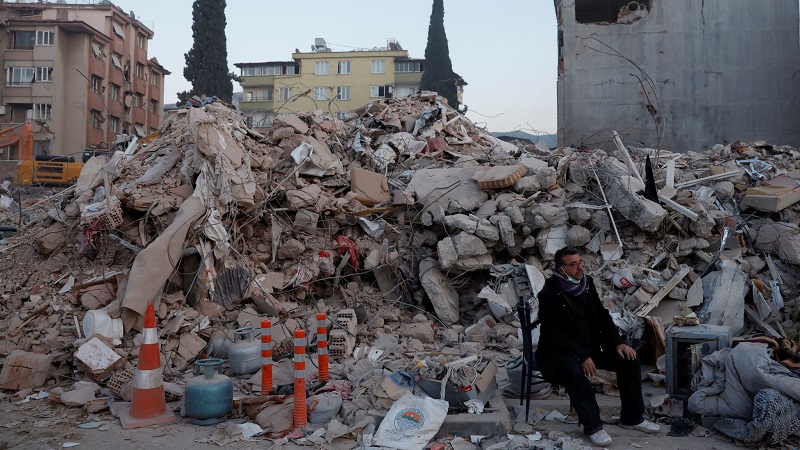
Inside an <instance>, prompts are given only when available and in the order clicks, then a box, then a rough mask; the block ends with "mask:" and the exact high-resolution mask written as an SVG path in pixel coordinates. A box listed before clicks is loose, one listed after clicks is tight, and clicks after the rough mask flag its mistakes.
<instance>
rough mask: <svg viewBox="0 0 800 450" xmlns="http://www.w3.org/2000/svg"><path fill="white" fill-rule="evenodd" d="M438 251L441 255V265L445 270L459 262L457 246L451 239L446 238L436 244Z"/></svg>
mask: <svg viewBox="0 0 800 450" xmlns="http://www.w3.org/2000/svg"><path fill="white" fill-rule="evenodd" d="M436 250H437V252H438V254H439V265H440V266H441V267H442V269H444V270H448V269H449V268H450V267H452V266H453V264H455V263H456V261H458V253H456V246H455V245H454V243H453V240H452V239H451V238H444V239H442V240H441V241H439V243H438V244H436Z"/></svg>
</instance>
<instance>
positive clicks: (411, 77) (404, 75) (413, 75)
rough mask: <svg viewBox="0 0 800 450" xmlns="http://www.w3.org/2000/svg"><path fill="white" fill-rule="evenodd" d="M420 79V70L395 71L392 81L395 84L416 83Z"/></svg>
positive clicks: (417, 83)
mask: <svg viewBox="0 0 800 450" xmlns="http://www.w3.org/2000/svg"><path fill="white" fill-rule="evenodd" d="M420 81H422V72H395V73H394V82H395V83H396V84H416V85H419V83H420Z"/></svg>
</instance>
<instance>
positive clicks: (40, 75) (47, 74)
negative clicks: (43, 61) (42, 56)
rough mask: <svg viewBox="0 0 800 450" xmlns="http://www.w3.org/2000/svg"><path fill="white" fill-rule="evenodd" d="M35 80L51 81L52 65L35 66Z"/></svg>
mask: <svg viewBox="0 0 800 450" xmlns="http://www.w3.org/2000/svg"><path fill="white" fill-rule="evenodd" d="M36 81H53V68H52V67H37V68H36Z"/></svg>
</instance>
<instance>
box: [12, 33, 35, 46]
mask: <svg viewBox="0 0 800 450" xmlns="http://www.w3.org/2000/svg"><path fill="white" fill-rule="evenodd" d="M35 42H36V32H35V31H14V32H13V33H12V34H11V48H13V49H15V50H33V44H34V43H35Z"/></svg>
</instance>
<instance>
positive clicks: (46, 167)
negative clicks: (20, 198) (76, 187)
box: [0, 122, 83, 186]
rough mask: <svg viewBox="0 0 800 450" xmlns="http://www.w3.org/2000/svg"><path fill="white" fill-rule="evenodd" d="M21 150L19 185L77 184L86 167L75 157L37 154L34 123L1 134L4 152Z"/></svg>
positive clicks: (16, 175)
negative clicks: (13, 148)
mask: <svg viewBox="0 0 800 450" xmlns="http://www.w3.org/2000/svg"><path fill="white" fill-rule="evenodd" d="M12 146H17V149H18V155H17V158H18V159H19V162H18V163H17V170H16V172H15V177H14V178H15V179H14V182H15V183H16V184H20V185H22V184H24V185H37V186H63V185H66V184H71V183H74V182H75V180H77V179H78V177H79V176H80V174H81V169H82V168H83V164H82V163H79V162H75V159H74V158H73V157H71V156H49V155H34V154H33V126H32V125H31V123H30V122H24V123H21V124H19V125H17V126H15V127H12V128H8V129H6V130H2V131H0V148H5V147H12Z"/></svg>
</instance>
